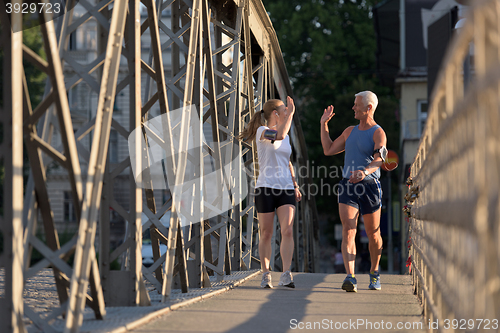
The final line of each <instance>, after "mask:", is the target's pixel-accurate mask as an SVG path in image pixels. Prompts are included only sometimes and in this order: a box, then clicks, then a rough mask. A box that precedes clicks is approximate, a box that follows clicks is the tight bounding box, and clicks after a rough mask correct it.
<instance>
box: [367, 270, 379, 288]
mask: <svg viewBox="0 0 500 333" xmlns="http://www.w3.org/2000/svg"><path fill="white" fill-rule="evenodd" d="M368 288H370V289H371V290H380V289H382V287H381V286H380V274H379V273H378V272H375V273H373V274H372V273H370V285H369V286H368Z"/></svg>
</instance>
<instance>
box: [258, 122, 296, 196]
mask: <svg viewBox="0 0 500 333" xmlns="http://www.w3.org/2000/svg"><path fill="white" fill-rule="evenodd" d="M266 129H269V127H267V126H261V127H259V128H258V129H257V136H256V141H257V156H258V159H259V177H258V178H257V184H255V187H256V188H257V187H269V188H276V189H281V190H293V189H294V186H293V181H292V174H291V173H290V165H289V162H290V155H291V154H292V146H290V138H289V137H288V135H287V136H285V138H284V139H283V140H276V141H274V143H271V141H270V140H268V139H262V140H261V139H260V138H261V136H262V132H264V130H266Z"/></svg>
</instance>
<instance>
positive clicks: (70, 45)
mask: <svg viewBox="0 0 500 333" xmlns="http://www.w3.org/2000/svg"><path fill="white" fill-rule="evenodd" d="M68 50H70V51H76V50H77V45H76V31H73V32H72V33H71V34H70V35H69V41H68Z"/></svg>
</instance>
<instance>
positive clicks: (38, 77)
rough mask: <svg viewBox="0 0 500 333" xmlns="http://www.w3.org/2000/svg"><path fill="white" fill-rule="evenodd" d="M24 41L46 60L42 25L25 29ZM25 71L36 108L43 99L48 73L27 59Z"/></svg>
mask: <svg viewBox="0 0 500 333" xmlns="http://www.w3.org/2000/svg"><path fill="white" fill-rule="evenodd" d="M23 43H24V45H26V46H27V47H29V48H30V49H31V50H33V51H35V52H36V53H37V54H38V55H39V56H40V57H41V58H42V59H45V60H46V58H47V57H46V54H45V50H44V49H43V39H42V33H41V31H40V26H36V27H33V28H31V29H26V30H24V31H23ZM24 72H25V74H26V81H27V83H28V91H29V94H30V101H31V105H32V107H33V108H34V107H36V106H37V105H38V104H39V103H40V102H41V100H42V97H43V92H44V89H45V81H46V78H47V75H46V74H45V73H44V72H41V71H40V70H39V69H38V68H36V67H35V65H33V64H32V63H30V62H28V61H26V60H24Z"/></svg>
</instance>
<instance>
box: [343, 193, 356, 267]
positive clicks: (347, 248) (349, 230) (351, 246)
mask: <svg viewBox="0 0 500 333" xmlns="http://www.w3.org/2000/svg"><path fill="white" fill-rule="evenodd" d="M339 215H340V221H342V258H343V259H344V266H345V270H346V272H347V274H354V263H355V260H356V243H355V237H356V226H357V223H358V216H359V210H358V209H357V208H355V207H352V206H349V205H346V204H343V203H339Z"/></svg>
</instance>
